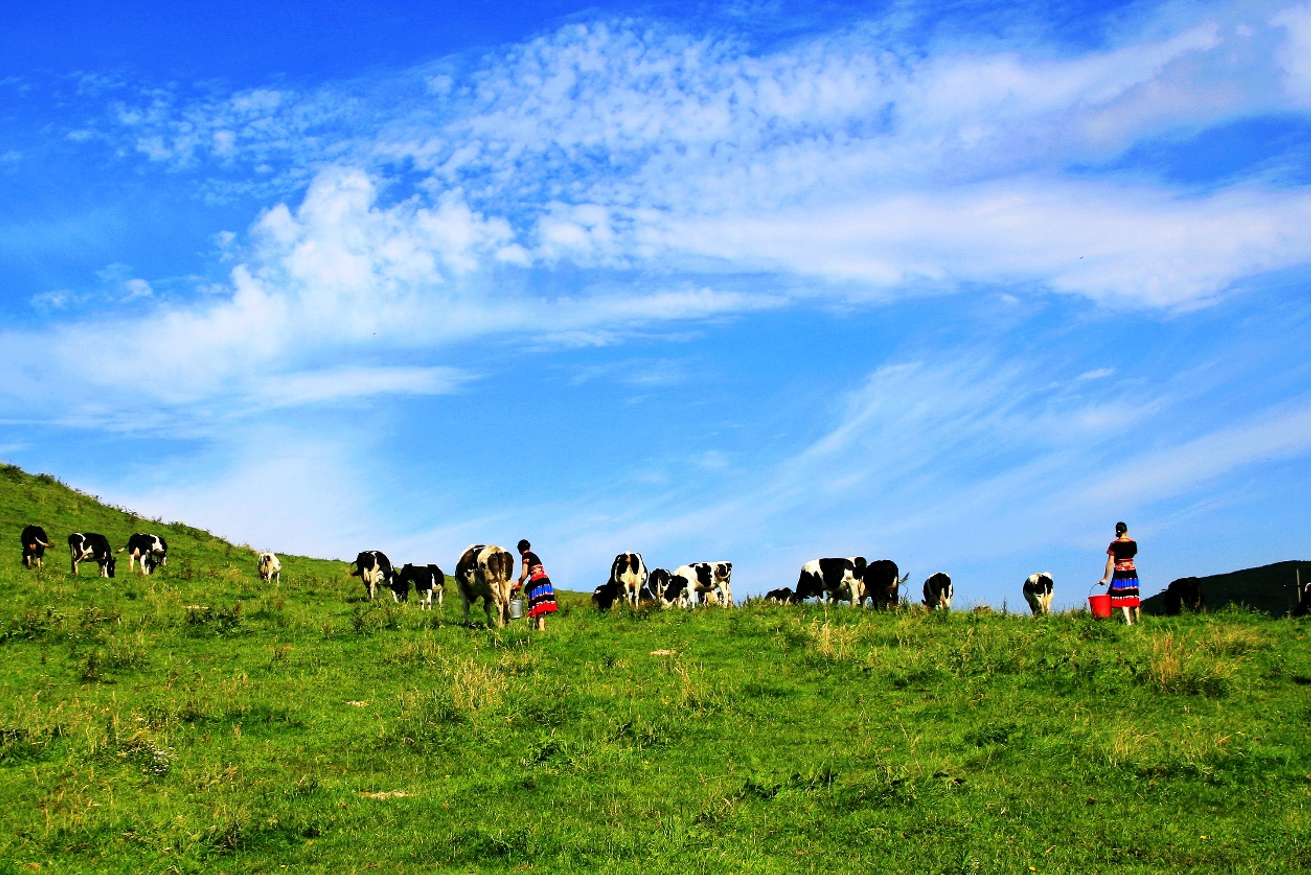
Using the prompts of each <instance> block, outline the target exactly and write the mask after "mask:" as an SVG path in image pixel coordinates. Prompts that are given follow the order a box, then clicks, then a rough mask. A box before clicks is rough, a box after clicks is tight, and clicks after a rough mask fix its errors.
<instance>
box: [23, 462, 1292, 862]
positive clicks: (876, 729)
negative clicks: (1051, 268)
mask: <svg viewBox="0 0 1311 875" xmlns="http://www.w3.org/2000/svg"><path fill="white" fill-rule="evenodd" d="M29 522H39V523H41V524H42V525H44V526H45V528H46V530H47V531H48V532H49V533H50V534H51V536H52V537H53V538H54V539H55V540H56V543H57V544H60V545H62V543H63V538H64V537H66V535H67V533H68V532H69V531H73V530H92V531H99V532H102V533H103V534H106V535H108V536H109V537H110V540H111V542H113V543H114V544H115V545H121V544H122V543H124V542H125V540H126V537H127V535H128V534H130V533H131V532H133V531H137V530H149V531H155V532H158V533H160V534H163V535H164V536H165V537H166V538H167V539H168V540H169V545H170V559H169V564H168V566H167V567H165V568H163V569H160V570H159V572H157V574H156V576H153V577H150V578H140V577H137V576H135V575H133V574H131V573H129V572H127V570H126V564H125V563H124V564H123V565H122V566H120V574H119V576H118V577H117V578H115V579H113V580H102V579H100V578H97V577H94V576H93V574H94V565H91V566H86V567H84V569H83V572H82V575H83V576H81V577H80V578H73V577H71V576H70V575H69V574H68V562H67V553H66V551H65V550H62V549H59V548H56V549H55V550H53V551H51V553H50V555H49V561H48V562H47V564H46V567H45V569H44V570H42V571H26V570H24V569H23V568H22V567H21V564H20V562H19V552H20V551H19V544H18V532H19V530H20V529H21V528H22V526H23V525H25V524H26V523H29ZM0 537H2V538H3V541H2V543H3V545H4V546H3V550H2V551H0V606H2V607H0V654H3V659H4V665H5V669H6V670H5V672H4V674H3V681H2V683H3V698H2V700H0V701H2V702H3V704H2V705H0V806H2V808H3V815H0V817H2V818H3V821H4V828H0V873H10V872H30V871H40V872H160V873H163V872H201V871H203V872H228V873H237V872H266V873H281V872H333V873H347V872H365V871H381V872H503V871H540V872H592V871H601V870H603V871H606V872H680V873H681V872H715V873H719V872H724V873H728V872H752V873H774V872H777V873H785V872H786V873H792V872H870V871H874V872H905V873H920V872H1016V873H1025V872H1033V871H1036V872H1079V873H1090V872H1096V873H1102V872H1162V871H1190V872H1226V873H1228V872H1254V873H1255V872H1261V873H1269V872H1291V871H1306V870H1311V740H1309V739H1308V726H1309V725H1311V653H1309V651H1308V642H1307V640H1306V639H1307V633H1308V631H1311V624H1308V622H1307V621H1305V620H1287V619H1284V620H1279V619H1273V618H1270V617H1267V616H1265V615H1261V614H1256V613H1251V612H1242V611H1229V612H1221V613H1217V614H1211V615H1205V616H1200V617H1192V616H1185V617H1178V618H1151V619H1149V620H1148V621H1147V622H1146V623H1144V624H1143V625H1141V626H1139V627H1135V628H1131V629H1130V628H1125V627H1123V626H1121V625H1119V624H1117V623H1113V622H1108V621H1095V620H1093V619H1091V618H1089V617H1088V616H1086V615H1083V614H1065V615H1060V616H1053V617H1050V618H1046V619H1042V620H1035V619H1032V618H1030V617H1028V616H1018V615H1015V614H1010V615H1001V614H995V613H994V614H974V613H967V612H956V613H951V614H946V615H930V614H927V613H925V612H923V611H920V610H917V609H905V610H901V611H895V612H889V613H874V612H866V611H853V610H851V609H850V608H847V607H845V606H841V607H838V608H829V609H825V608H824V607H822V606H766V605H760V604H751V605H748V606H745V607H743V608H740V609H737V610H733V611H724V610H719V609H714V610H704V611H698V612H695V613H689V612H681V611H665V612H661V611H654V612H631V611H627V610H622V611H617V612H615V613H612V614H607V615H603V614H598V613H597V612H595V611H594V610H593V608H592V607H591V606H590V605H588V604H587V603H586V601H585V597H584V596H582V595H577V594H568V593H566V594H564V596H563V603H564V608H563V611H562V613H561V615H559V616H557V617H556V618H553V620H552V621H551V623H550V626H549V628H548V629H547V631H546V632H545V633H532V634H530V633H529V632H528V631H527V630H526V629H525V628H524V626H523V624H522V623H520V624H518V625H516V626H514V627H511V628H509V629H506V630H501V631H498V630H494V629H485V628H482V627H481V625H477V626H475V628H471V629H469V628H463V627H461V626H460V625H459V624H458V619H459V611H458V599H454V600H450V599H448V601H447V604H446V607H445V609H444V610H442V611H433V612H431V613H427V614H425V613H422V612H420V611H418V610H417V609H416V608H415V607H414V606H413V605H408V606H400V607H397V606H393V605H392V604H390V600H388V602H385V603H384V602H372V603H368V602H364V601H362V600H361V598H360V596H361V593H362V587H361V586H360V584H359V582H358V581H356V580H355V579H352V578H349V577H347V576H346V573H345V572H346V566H345V565H344V564H343V563H340V562H332V561H324V560H311V559H304V558H297V557H283V563H284V565H283V579H282V583H281V585H277V586H270V585H264V584H261V583H260V582H259V581H258V580H257V579H256V575H255V556H254V553H253V552H252V551H251V550H250V549H249V548H245V547H238V546H234V545H230V544H226V543H224V542H222V541H221V540H219V539H217V538H214V537H212V536H210V535H209V534H208V533H206V532H203V531H199V530H196V529H192V528H189V527H186V526H171V525H164V524H161V523H158V522H151V521H142V520H140V519H138V518H135V517H133V516H131V515H130V514H128V513H127V512H124V511H121V510H116V509H113V508H106V507H104V506H102V505H100V504H99V503H97V502H95V501H94V500H93V499H91V498H89V497H87V496H83V495H80V494H78V493H75V492H73V491H71V490H69V489H67V488H65V487H64V486H62V485H61V484H59V483H58V482H56V481H54V480H52V479H51V478H40V477H32V476H29V475H27V474H24V473H22V472H20V471H18V470H17V469H14V468H2V469H0ZM361 546H362V547H364V546H369V545H361ZM453 602H454V603H453ZM476 616H479V617H480V616H481V613H480V612H477V613H476Z"/></svg>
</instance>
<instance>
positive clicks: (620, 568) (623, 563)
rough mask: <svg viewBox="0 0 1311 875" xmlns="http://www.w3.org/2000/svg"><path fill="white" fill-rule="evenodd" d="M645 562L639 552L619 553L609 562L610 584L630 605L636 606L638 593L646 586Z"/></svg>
mask: <svg viewBox="0 0 1311 875" xmlns="http://www.w3.org/2000/svg"><path fill="white" fill-rule="evenodd" d="M646 578H647V573H646V563H645V562H643V561H642V554H641V553H620V554H619V555H618V556H616V557H615V561H614V562H612V563H610V585H611V586H612V587H614V588H615V589H617V590H618V591H619V593H620V594H621V595H622V596H623V597H624V599H625V601H627V602H628V603H629V604H630V605H633V606H634V607H636V606H637V596H638V593H640V592H641V591H642V587H644V586H646Z"/></svg>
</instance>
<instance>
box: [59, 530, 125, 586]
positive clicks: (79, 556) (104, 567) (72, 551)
mask: <svg viewBox="0 0 1311 875" xmlns="http://www.w3.org/2000/svg"><path fill="white" fill-rule="evenodd" d="M68 553H69V555H70V556H71V557H72V559H73V574H77V564H78V563H79V562H95V563H97V564H99V565H100V576H101V577H113V576H114V567H115V566H116V565H117V564H118V560H117V559H115V558H114V551H113V549H112V548H111V547H110V546H109V539H108V538H106V537H105V536H104V535H98V534H96V533H95V532H86V533H82V532H74V533H73V534H71V535H69V536H68Z"/></svg>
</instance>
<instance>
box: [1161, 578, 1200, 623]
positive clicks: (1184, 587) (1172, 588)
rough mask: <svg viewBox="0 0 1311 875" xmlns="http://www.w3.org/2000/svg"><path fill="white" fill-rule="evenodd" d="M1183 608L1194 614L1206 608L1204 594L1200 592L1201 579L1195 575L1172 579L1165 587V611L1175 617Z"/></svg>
mask: <svg viewBox="0 0 1311 875" xmlns="http://www.w3.org/2000/svg"><path fill="white" fill-rule="evenodd" d="M1184 608H1187V609H1188V610H1190V611H1192V612H1193V613H1194V614H1200V613H1201V612H1202V611H1204V610H1206V594H1205V593H1203V592H1202V581H1200V580H1198V579H1197V578H1196V577H1181V578H1179V579H1178V580H1172V581H1170V585H1169V586H1167V587H1166V588H1165V613H1166V614H1167V615H1168V616H1171V617H1177V616H1179V614H1180V613H1181V612H1182V611H1183V609H1184Z"/></svg>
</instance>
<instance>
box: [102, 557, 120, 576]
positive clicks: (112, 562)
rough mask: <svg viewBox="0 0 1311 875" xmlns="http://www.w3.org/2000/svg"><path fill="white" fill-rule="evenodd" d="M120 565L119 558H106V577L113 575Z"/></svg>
mask: <svg viewBox="0 0 1311 875" xmlns="http://www.w3.org/2000/svg"><path fill="white" fill-rule="evenodd" d="M117 566H118V560H117V559H115V558H114V557H113V556H110V557H109V558H108V559H106V560H105V577H113V576H114V569H115V568H116V567H117Z"/></svg>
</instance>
